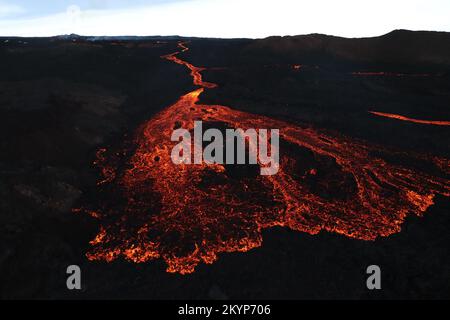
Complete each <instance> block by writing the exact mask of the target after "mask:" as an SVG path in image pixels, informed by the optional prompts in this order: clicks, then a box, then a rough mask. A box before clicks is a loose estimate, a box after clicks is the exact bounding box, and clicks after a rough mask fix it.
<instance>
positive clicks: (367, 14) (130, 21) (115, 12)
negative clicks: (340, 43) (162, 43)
mask: <svg viewBox="0 0 450 320" xmlns="http://www.w3.org/2000/svg"><path fill="white" fill-rule="evenodd" d="M449 8H450V3H449V1H448V0H445V1H442V0H429V1H427V2H426V3H424V2H423V1H421V0H398V1H395V2H392V1H391V0H378V1H377V2H371V3H366V2H364V3H361V2H360V0H341V1H335V0H315V1H302V0H278V1H269V0H245V1H243V0H189V1H188V0H186V1H169V2H165V1H164V2H163V1H161V2H159V1H157V2H156V3H153V5H148V4H146V5H143V6H142V7H129V8H126V9H120V10H119V9H98V10H92V9H91V10H81V9H79V7H71V8H70V9H68V10H65V11H64V12H61V13H58V14H53V15H49V16H44V17H38V18H28V19H15V20H13V19H10V20H6V19H4V20H0V35H3V36H7V35H20V36H52V35H58V34H69V33H77V34H81V35H94V36H100V35H182V36H200V37H223V38H233V37H249V38H262V37H267V36H271V35H295V34H307V33H325V34H332V35H338V36H346V37H364V36H377V35H381V34H384V33H387V32H389V31H392V30H393V29H411V30H435V31H436V30H439V31H450V20H449V19H448V15H449V11H450V10H449Z"/></svg>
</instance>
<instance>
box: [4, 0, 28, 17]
mask: <svg viewBox="0 0 450 320" xmlns="http://www.w3.org/2000/svg"><path fill="white" fill-rule="evenodd" d="M23 12H25V10H24V9H23V8H22V7H21V6H19V5H16V4H8V3H4V2H0V18H4V17H8V16H11V15H16V14H19V13H23Z"/></svg>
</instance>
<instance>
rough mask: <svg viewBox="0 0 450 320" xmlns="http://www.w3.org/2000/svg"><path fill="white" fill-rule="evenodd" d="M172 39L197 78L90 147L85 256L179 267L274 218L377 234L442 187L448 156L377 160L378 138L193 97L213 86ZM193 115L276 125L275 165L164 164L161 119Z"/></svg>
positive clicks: (445, 187)
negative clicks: (92, 177) (125, 132)
mask: <svg viewBox="0 0 450 320" xmlns="http://www.w3.org/2000/svg"><path fill="white" fill-rule="evenodd" d="M179 47H180V49H181V52H176V53H173V54H170V55H166V56H164V58H165V59H167V60H169V61H173V62H175V63H178V64H180V65H184V66H186V67H187V68H188V69H189V70H190V71H191V75H192V77H193V81H194V84H196V85H197V86H199V88H198V89H196V90H194V91H192V92H190V93H188V94H186V95H184V96H182V97H180V99H179V100H178V101H177V102H176V103H175V104H173V105H172V106H170V107H168V108H166V109H165V110H163V111H161V112H160V113H158V114H157V115H155V116H154V117H153V118H151V119H150V120H148V121H146V122H145V123H143V124H142V126H141V127H140V128H139V129H138V130H137V132H136V133H135V135H134V138H133V140H132V141H131V143H129V144H127V143H124V146H120V147H118V148H111V149H109V150H106V149H101V150H99V152H98V154H97V160H96V165H97V166H99V167H100V169H101V172H102V175H103V176H102V178H101V180H100V181H99V188H100V189H99V191H100V194H101V195H103V196H102V197H101V198H100V199H101V200H100V204H99V205H98V206H97V207H95V208H93V209H91V210H88V211H89V212H90V214H91V215H92V216H93V217H96V218H97V219H99V223H100V225H101V228H100V231H99V233H98V235H97V236H96V237H95V239H93V240H92V241H91V245H92V248H91V249H90V251H89V252H88V253H87V257H88V258H89V259H90V260H102V261H112V260H114V259H117V258H119V257H124V258H125V259H127V260H129V261H133V262H137V263H138V262H146V261H149V260H152V259H157V258H161V259H164V261H165V262H166V263H167V265H168V267H167V271H168V272H177V273H181V274H187V273H192V272H194V270H195V268H196V266H197V265H199V264H200V263H202V262H203V263H213V262H214V261H215V260H216V259H217V258H218V254H219V253H221V252H236V251H248V250H250V249H252V248H255V247H259V246H261V244H262V236H261V231H262V229H265V228H270V227H274V226H282V227H288V228H291V229H292V230H298V231H302V232H307V233H309V234H317V233H318V232H320V231H321V230H326V231H329V232H335V233H338V234H342V235H345V236H347V237H351V238H355V239H361V240H374V239H376V238H377V237H386V236H389V235H391V234H393V233H396V232H399V231H400V227H401V224H402V223H403V221H404V219H405V217H406V216H407V214H416V215H422V214H423V213H424V212H425V211H426V210H427V209H428V207H429V206H431V205H432V204H433V199H434V197H435V195H436V194H442V195H445V196H449V195H450V187H449V181H448V179H447V177H448V174H450V172H449V161H448V159H444V158H437V157H427V156H421V155H420V156H419V155H415V156H416V157H420V158H421V159H422V160H424V161H429V162H430V165H431V166H435V167H436V168H437V169H436V170H438V171H439V172H440V173H439V174H437V175H431V174H428V173H423V172H419V171H416V170H414V169H412V168H409V167H407V166H403V165H399V164H391V163H389V162H388V161H386V160H384V159H383V157H382V156H380V154H392V152H393V151H390V150H388V149H387V148H384V147H381V146H376V145H371V144H368V143H367V142H364V141H359V140H355V139H351V138H348V137H345V136H342V135H340V134H338V133H332V134H331V133H325V132H322V131H319V130H317V129H313V128H302V127H299V126H297V125H294V124H291V123H288V122H286V121H281V120H277V119H272V118H269V117H266V116H260V115H254V114H250V113H247V112H242V111H237V110H233V109H231V108H229V107H226V106H221V105H204V104H199V103H198V101H199V96H200V94H201V93H202V92H203V91H204V90H205V89H209V88H214V87H216V85H215V84H213V83H209V82H204V81H203V79H202V75H201V71H202V70H203V69H202V68H199V67H195V66H193V65H191V64H189V63H187V62H186V61H184V60H181V59H180V58H179V57H178V56H179V54H180V53H182V52H185V51H187V50H188V47H186V46H185V44H184V43H180V44H179ZM196 120H201V121H203V122H204V123H210V124H211V126H212V127H221V128H242V129H243V130H246V129H248V128H279V129H280V144H281V145H280V157H281V158H280V167H279V171H278V173H277V174H276V175H273V176H260V175H258V174H255V173H254V172H255V170H254V168H253V166H245V167H242V166H239V165H237V166H227V165H222V164H206V163H202V164H198V165H183V164H181V165H175V164H173V162H172V161H171V150H172V148H173V146H174V145H175V144H176V142H172V141H171V134H172V132H173V130H174V129H176V128H188V129H189V130H193V129H194V128H193V125H194V121H196ZM413 156H414V155H413ZM256 167H257V169H259V166H258V165H256ZM242 168H245V170H242ZM256 171H257V170H256Z"/></svg>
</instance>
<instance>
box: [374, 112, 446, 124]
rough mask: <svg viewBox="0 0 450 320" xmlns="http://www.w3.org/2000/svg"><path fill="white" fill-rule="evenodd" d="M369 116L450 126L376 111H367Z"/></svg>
mask: <svg viewBox="0 0 450 320" xmlns="http://www.w3.org/2000/svg"><path fill="white" fill-rule="evenodd" d="M369 112H370V113H371V114H374V115H376V116H379V117H385V118H391V119H396V120H401V121H408V122H413V123H419V124H431V125H435V126H450V121H440V120H420V119H414V118H408V117H404V116H401V115H399V114H394V113H385V112H377V111H369Z"/></svg>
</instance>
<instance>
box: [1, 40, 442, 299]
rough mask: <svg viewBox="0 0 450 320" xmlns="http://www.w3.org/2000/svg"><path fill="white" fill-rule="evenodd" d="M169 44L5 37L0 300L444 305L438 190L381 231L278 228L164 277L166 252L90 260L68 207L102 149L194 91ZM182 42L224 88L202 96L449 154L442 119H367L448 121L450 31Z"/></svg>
mask: <svg viewBox="0 0 450 320" xmlns="http://www.w3.org/2000/svg"><path fill="white" fill-rule="evenodd" d="M178 40H179V39H176V38H168V39H164V38H145V39H140V40H133V41H124V40H120V41H119V40H114V39H104V40H102V41H89V39H87V38H82V37H75V36H74V37H71V38H64V39H63V38H42V39H24V38H0V59H1V61H2V63H1V64H0V130H1V136H2V138H1V140H0V201H1V202H0V205H1V209H0V297H1V298H4V299H16V298H32V299H47V298H52V299H55V298H64V299H76V298H113V299H115V298H117V299H119V298H144V299H176V298H189V299H227V298H229V299H238V298H263V299H266V298H267V299H343V298H344V299H361V298H368V299H371V298H382V299H400V298H405V299H412V298H419V299H430V298H447V299H448V298H450V272H449V271H450V270H449V267H448V266H449V265H450V255H449V249H450V234H449V232H448V230H449V228H450V216H449V209H450V201H449V199H448V198H444V197H437V198H436V201H435V205H434V206H432V207H431V208H430V209H429V210H428V211H427V212H426V214H425V215H424V217H416V216H410V217H408V218H407V220H406V222H405V223H404V225H403V227H402V231H401V232H400V233H398V234H395V235H392V236H390V237H388V238H381V239H378V240H376V241H373V242H371V241H360V240H353V239H349V238H347V237H344V236H340V235H337V234H331V233H327V232H322V233H320V234H318V235H315V236H311V235H309V234H306V233H300V232H294V231H290V230H288V229H284V228H274V229H270V230H265V231H264V243H263V245H262V247H260V248H256V249H253V250H251V251H249V252H246V253H232V254H223V255H221V256H220V258H219V260H218V261H217V262H215V263H214V264H212V265H204V264H203V265H200V266H199V267H198V268H197V271H196V272H195V273H193V274H190V275H184V276H182V275H178V274H170V273H166V272H165V265H164V263H163V262H162V261H160V260H155V261H151V262H148V263H145V264H134V263H130V262H126V261H123V260H118V261H115V262H112V263H103V262H90V261H88V260H87V259H86V257H85V253H86V251H87V250H88V248H89V241H90V240H92V239H93V237H94V236H95V234H96V232H97V231H98V230H97V229H98V226H97V223H96V221H95V220H94V219H92V218H90V217H89V216H87V215H85V214H77V213H73V212H72V208H76V207H78V206H80V205H81V204H82V203H83V202H85V201H87V200H86V199H89V200H90V201H95V196H96V193H95V189H96V182H97V180H98V178H99V173H98V170H97V169H96V168H95V167H94V166H93V165H92V162H93V161H94V159H95V153H96V151H97V150H98V149H99V148H101V147H108V146H111V145H114V144H116V143H118V142H120V141H122V140H124V139H126V137H127V136H129V135H132V134H133V132H134V131H135V130H136V128H137V127H138V126H139V125H140V124H142V123H143V122H144V121H145V120H147V119H149V118H150V117H151V116H152V115H154V114H155V113H156V112H158V111H160V110H162V109H164V108H165V107H167V106H169V105H171V104H173V103H174V102H175V101H177V99H178V98H179V96H180V95H182V94H185V93H187V92H189V91H191V90H192V89H193V85H192V81H191V78H190V77H189V73H188V71H187V70H186V69H185V68H183V67H182V66H179V65H177V64H174V63H170V62H169V61H167V60H164V59H161V58H160V56H162V55H165V54H168V53H171V52H174V51H177V49H176V47H177V42H178ZM184 40H187V41H190V42H189V47H190V50H189V51H188V52H186V53H183V54H182V56H183V58H184V59H185V60H186V61H188V62H190V63H192V64H194V65H196V66H204V67H206V68H207V69H206V70H205V71H204V72H203V75H204V80H206V81H211V82H215V83H217V84H218V85H219V87H218V88H216V89H212V90H208V91H207V92H206V93H205V94H204V95H203V96H201V102H204V103H208V104H221V105H225V106H230V107H232V108H234V109H239V110H244V111H248V112H252V113H257V114H264V115H270V116H273V117H278V118H280V119H284V120H288V121H291V122H294V123H297V124H299V125H311V126H313V127H317V128H320V129H323V130H330V131H338V132H341V133H343V134H345V135H348V136H350V137H354V138H359V139H364V140H367V141H369V142H371V143H375V144H381V145H385V146H388V147H392V148H395V149H396V150H401V151H404V152H405V154H407V153H408V152H410V151H412V152H416V153H420V154H431V155H435V156H441V157H444V158H447V159H449V158H450V144H449V141H450V139H449V138H450V130H449V127H448V126H433V125H421V124H415V123H409V122H405V121H398V120H395V119H387V118H382V117H377V116H374V115H372V114H370V113H369V112H368V111H379V112H386V113H393V114H401V115H403V116H407V117H411V118H417V119H424V120H443V121H449V120H450V109H449V107H450V106H449V102H450V34H448V33H433V32H409V31H394V32H392V33H390V34H387V35H385V36H382V37H379V38H370V39H344V38H337V37H329V36H324V35H308V36H297V37H283V38H280V37H273V38H267V39H262V40H246V39H236V40H221V39H184ZM379 72H384V74H379ZM405 157H406V156H405ZM392 161H400V162H411V160H410V159H403V158H401V157H400V156H399V158H397V159H392ZM411 165H414V166H416V167H417V168H419V169H423V170H427V168H425V167H426V165H427V164H424V163H420V162H417V163H414V164H411ZM446 178H448V177H446ZM71 264H78V265H80V266H81V269H82V276H83V278H82V282H83V290H82V291H80V292H73V291H69V290H67V289H66V273H65V272H66V267H67V266H68V265H71ZM371 264H377V265H380V267H381V268H382V273H383V278H382V288H383V290H381V291H377V292H371V291H369V290H367V289H366V285H365V281H366V274H365V270H366V267H367V266H368V265H371Z"/></svg>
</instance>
